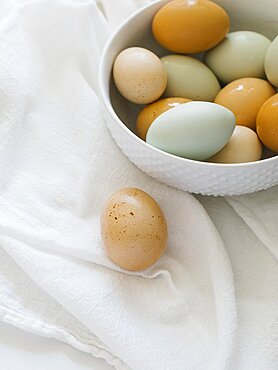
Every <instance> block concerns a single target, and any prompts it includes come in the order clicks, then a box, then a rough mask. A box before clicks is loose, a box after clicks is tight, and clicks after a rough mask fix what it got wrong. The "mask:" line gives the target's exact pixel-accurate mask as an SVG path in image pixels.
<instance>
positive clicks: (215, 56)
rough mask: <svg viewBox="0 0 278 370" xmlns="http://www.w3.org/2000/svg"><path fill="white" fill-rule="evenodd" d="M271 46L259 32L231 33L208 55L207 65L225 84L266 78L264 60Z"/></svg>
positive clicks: (206, 57) (206, 58) (206, 56)
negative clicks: (249, 78)
mask: <svg viewBox="0 0 278 370" xmlns="http://www.w3.org/2000/svg"><path fill="white" fill-rule="evenodd" d="M270 44H271V41H270V40H269V39H268V38H266V37H265V36H263V35H261V34H259V33H257V32H251V31H237V32H231V33H229V34H228V35H227V36H226V38H225V39H224V40H223V41H222V42H221V43H220V44H219V45H217V46H216V47H215V48H213V49H211V50H209V51H208V52H207V53H206V55H205V63H206V64H207V65H208V67H209V68H210V69H211V70H212V71H213V72H214V74H215V75H216V76H217V77H218V78H219V80H220V81H222V82H225V83H229V82H232V81H234V80H238V79H240V78H244V77H257V78H264V77H265V71H264V60H265V56H266V52H267V50H268V48H269V46H270Z"/></svg>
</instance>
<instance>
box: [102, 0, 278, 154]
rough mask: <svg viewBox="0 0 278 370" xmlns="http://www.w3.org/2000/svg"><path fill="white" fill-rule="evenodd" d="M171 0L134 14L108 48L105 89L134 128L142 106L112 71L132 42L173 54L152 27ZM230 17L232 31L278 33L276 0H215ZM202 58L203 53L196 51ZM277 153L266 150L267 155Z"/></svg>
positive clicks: (199, 57)
mask: <svg viewBox="0 0 278 370" xmlns="http://www.w3.org/2000/svg"><path fill="white" fill-rule="evenodd" d="M168 2H170V0H162V1H157V2H155V3H153V4H151V5H149V6H147V7H145V8H143V9H141V10H140V11H139V12H137V13H135V14H134V15H133V16H131V17H130V18H129V19H128V20H127V21H126V22H125V23H124V24H123V25H122V26H121V27H120V28H119V29H118V30H117V31H116V33H115V34H114V37H113V38H112V39H111V40H110V43H109V45H108V46H107V48H106V53H105V59H104V60H105V65H104V69H103V70H104V74H105V78H106V81H105V83H106V85H107V86H106V91H107V94H109V96H107V98H108V99H109V100H110V102H111V105H112V107H113V109H114V111H115V113H116V114H117V116H118V117H119V118H120V120H121V121H122V122H123V123H124V124H125V125H126V126H127V127H128V128H129V129H130V130H131V131H132V132H135V122H136V118H137V115H138V113H139V111H140V110H141V109H142V106H140V105H136V104H133V103H130V102H128V101H127V100H125V99H124V98H123V97H122V96H121V95H120V94H119V92H118V91H117V89H116V87H115V85H114V82H113V79H112V78H111V71H112V67H113V62H114V60H115V58H116V56H117V55H118V54H119V53H120V52H121V51H122V50H123V49H126V48H128V47H132V46H141V47H144V48H147V49H149V50H152V51H153V52H154V53H155V54H157V55H158V56H159V57H162V56H164V55H168V54H170V52H169V51H167V50H165V49H163V48H162V47H161V46H160V45H158V44H157V42H156V41H155V40H154V38H153V36H152V31H151V24H152V19H153V17H154V15H155V13H156V12H157V11H158V10H159V9H160V8H161V7H162V6H163V5H164V4H166V3H168ZM214 2H215V3H217V4H219V5H221V6H222V7H223V8H224V9H225V10H226V11H227V12H228V14H229V16H230V18H231V31H238V30H250V31H255V32H259V33H262V34H263V35H265V36H266V37H268V38H270V39H274V38H275V37H276V36H277V35H278V16H277V14H278V1H275V0H264V1H261V0H252V1H250V0H215V1H214ZM195 57H197V58H198V59H200V60H202V58H203V54H198V55H195ZM272 156H275V154H274V153H272V152H270V151H268V150H265V153H264V158H269V157H272Z"/></svg>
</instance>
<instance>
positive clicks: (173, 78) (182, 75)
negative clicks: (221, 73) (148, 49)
mask: <svg viewBox="0 0 278 370" xmlns="http://www.w3.org/2000/svg"><path fill="white" fill-rule="evenodd" d="M161 61H162V63H163V64H164V66H165V68H166V71H167V80H168V82H167V88H166V91H165V94H164V95H165V96H166V97H171V96H179V97H181V98H186V99H191V100H198V101H213V100H214V98H215V97H216V95H217V94H218V92H219V91H220V89H221V87H220V85H219V82H218V80H217V78H216V77H215V75H214V74H213V73H212V72H211V70H210V69H209V68H208V67H207V66H206V65H205V64H204V63H202V62H200V61H199V60H198V59H195V58H192V57H188V56H185V55H168V56H166V57H163V58H161Z"/></svg>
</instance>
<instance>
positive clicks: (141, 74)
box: [113, 47, 167, 104]
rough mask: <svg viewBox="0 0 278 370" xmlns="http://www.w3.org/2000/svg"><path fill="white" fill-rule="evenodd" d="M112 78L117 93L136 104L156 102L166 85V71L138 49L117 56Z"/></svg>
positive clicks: (156, 59) (152, 58)
mask: <svg viewBox="0 0 278 370" xmlns="http://www.w3.org/2000/svg"><path fill="white" fill-rule="evenodd" d="M113 78H114V82H115V85H116V87H117V89H118V90H119V92H120V93H121V94H122V95H123V96H124V97H125V98H126V99H128V100H129V101H131V102H133V103H136V104H148V103H151V102H153V101H155V100H157V99H158V98H159V97H160V96H161V95H162V94H163V92H164V90H165V88H166V84H167V75H166V71H165V69H164V66H163V64H162V63H161V61H160V59H159V58H158V57H157V56H156V55H155V54H154V53H152V52H151V51H149V50H147V49H144V48H139V47H132V48H128V49H125V50H123V51H122V52H121V53H120V54H119V55H118V56H117V58H116V60H115V62H114V66H113Z"/></svg>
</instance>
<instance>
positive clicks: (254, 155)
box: [209, 126, 262, 164]
mask: <svg viewBox="0 0 278 370" xmlns="http://www.w3.org/2000/svg"><path fill="white" fill-rule="evenodd" d="M261 158H262V144H261V142H260V140H259V138H258V136H257V134H256V133H255V132H254V131H253V130H251V129H250V128H248V127H244V126H236V128H235V130H234V132H233V135H232V137H231V139H230V140H229V142H228V144H227V145H226V146H224V148H223V149H222V150H221V151H220V152H218V153H217V154H216V155H215V156H213V157H212V158H210V159H209V162H214V163H230V164H231V163H245V162H255V161H259V160H260V159H261Z"/></svg>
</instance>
